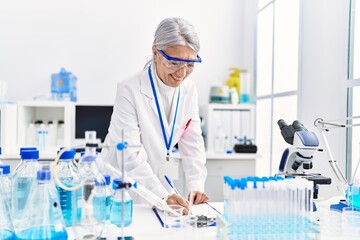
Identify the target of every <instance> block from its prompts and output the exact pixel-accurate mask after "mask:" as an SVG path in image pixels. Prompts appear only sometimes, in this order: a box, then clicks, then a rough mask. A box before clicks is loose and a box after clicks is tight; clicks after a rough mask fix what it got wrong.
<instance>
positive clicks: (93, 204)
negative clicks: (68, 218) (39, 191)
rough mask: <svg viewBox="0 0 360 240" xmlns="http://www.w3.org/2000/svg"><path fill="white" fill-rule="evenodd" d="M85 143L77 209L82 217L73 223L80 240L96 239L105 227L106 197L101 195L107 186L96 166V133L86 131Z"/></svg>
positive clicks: (80, 165) (80, 168)
mask: <svg viewBox="0 0 360 240" xmlns="http://www.w3.org/2000/svg"><path fill="white" fill-rule="evenodd" d="M85 142H86V145H85V146H86V147H85V153H84V155H83V156H82V157H81V158H80V160H79V173H80V178H81V179H82V183H81V191H82V195H81V199H80V200H78V206H77V207H78V211H79V212H80V216H78V219H76V221H74V222H73V229H74V233H75V235H76V237H77V238H78V239H96V238H98V237H100V236H101V232H102V231H103V228H104V226H105V195H104V196H103V197H100V196H99V194H102V193H104V194H105V191H106V185H105V179H104V177H103V175H102V174H101V173H100V171H99V169H98V167H97V165H96V155H97V154H96V147H97V142H96V132H94V131H86V132H85ZM60 187H62V188H63V186H61V185H60ZM95 197H96V198H95Z"/></svg>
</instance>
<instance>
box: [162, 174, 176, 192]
mask: <svg viewBox="0 0 360 240" xmlns="http://www.w3.org/2000/svg"><path fill="white" fill-rule="evenodd" d="M164 177H165V179H166V181H167V182H168V184H169V185H170V187H171V188H172V189H173V190H174V191H175V193H176V194H177V195H180V194H179V192H178V191H177V190H176V188H175V187H174V185H173V184H172V182H171V180H170V179H169V178H168V177H167V176H166V175H164Z"/></svg>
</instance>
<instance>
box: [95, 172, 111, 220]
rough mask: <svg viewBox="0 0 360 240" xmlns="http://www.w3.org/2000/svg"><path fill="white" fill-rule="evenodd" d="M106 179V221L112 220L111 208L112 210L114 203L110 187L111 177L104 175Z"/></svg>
mask: <svg viewBox="0 0 360 240" xmlns="http://www.w3.org/2000/svg"><path fill="white" fill-rule="evenodd" d="M104 178H105V185H106V189H105V219H106V220H110V208H111V201H112V195H113V190H112V189H111V187H110V184H111V176H110V175H104ZM94 211H95V210H94Z"/></svg>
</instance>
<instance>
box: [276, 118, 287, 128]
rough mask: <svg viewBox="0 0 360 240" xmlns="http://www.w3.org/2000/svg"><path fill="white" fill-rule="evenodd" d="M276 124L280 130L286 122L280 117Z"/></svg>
mask: <svg viewBox="0 0 360 240" xmlns="http://www.w3.org/2000/svg"><path fill="white" fill-rule="evenodd" d="M277 124H278V125H279V128H280V130H282V129H283V128H284V127H286V126H287V124H286V122H285V121H284V119H280V120H279V121H278V122H277Z"/></svg>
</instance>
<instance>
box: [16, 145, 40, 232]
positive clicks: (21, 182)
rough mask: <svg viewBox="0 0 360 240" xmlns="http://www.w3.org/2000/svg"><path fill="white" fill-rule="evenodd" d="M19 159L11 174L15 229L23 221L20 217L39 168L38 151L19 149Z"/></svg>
mask: <svg viewBox="0 0 360 240" xmlns="http://www.w3.org/2000/svg"><path fill="white" fill-rule="evenodd" d="M20 155H21V161H20V163H19V164H18V165H17V166H16V168H15V170H14V172H13V176H12V198H11V200H12V203H11V207H12V214H13V215H12V217H13V224H14V227H15V231H17V229H18V227H20V224H21V223H23V221H22V217H23V213H24V210H25V205H26V202H27V200H28V198H29V195H30V192H31V191H32V187H33V185H34V183H35V182H36V173H37V171H38V170H39V163H38V159H39V151H38V150H24V148H23V149H20Z"/></svg>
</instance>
